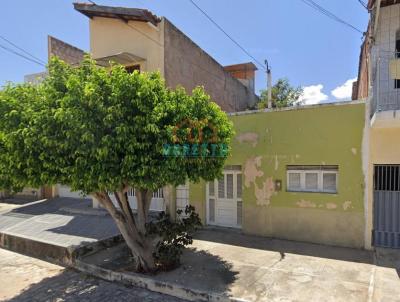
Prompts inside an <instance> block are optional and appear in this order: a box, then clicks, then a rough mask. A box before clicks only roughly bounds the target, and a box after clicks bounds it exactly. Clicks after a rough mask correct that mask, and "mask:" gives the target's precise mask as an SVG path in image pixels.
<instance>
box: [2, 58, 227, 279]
mask: <svg viewBox="0 0 400 302" xmlns="http://www.w3.org/2000/svg"><path fill="white" fill-rule="evenodd" d="M0 115H1V116H2V119H1V120H0V188H3V189H10V190H12V189H15V190H18V189H20V188H22V187H23V186H33V187H39V186H41V185H54V184H57V183H60V184H63V185H68V186H70V187H71V188H72V189H73V190H76V191H78V190H80V191H83V192H84V193H85V194H91V195H92V196H94V197H95V198H96V199H97V200H98V201H99V202H100V203H101V205H102V206H103V207H104V208H105V209H106V210H107V211H108V212H109V213H110V215H111V216H112V217H113V219H114V220H115V222H116V225H117V226H118V228H119V230H120V232H121V234H122V236H123V238H124V239H125V241H126V243H127V245H128V246H129V248H130V249H131V251H132V253H133V255H134V257H135V259H136V261H137V268H138V269H141V270H144V271H153V270H155V269H156V263H155V259H154V251H155V247H156V245H157V244H158V243H159V241H160V240H161V239H160V237H158V236H155V235H152V234H150V233H149V232H148V230H147V225H148V222H149V220H148V219H149V218H148V217H149V216H148V214H149V207H150V202H151V198H152V193H153V191H155V190H156V189H158V188H161V187H163V186H166V185H178V184H182V183H184V182H185V181H187V180H190V181H193V182H197V181H199V180H200V179H205V180H212V179H215V178H217V177H219V176H220V174H221V171H222V169H223V166H224V162H225V159H226V157H227V156H228V152H227V148H226V146H227V145H229V142H230V139H231V137H232V135H233V127H232V124H231V122H230V121H229V120H228V118H227V116H226V114H225V113H224V112H223V111H222V110H221V109H220V108H219V106H218V105H217V104H216V103H214V102H212V101H211V100H210V97H209V96H208V95H207V94H206V93H205V92H204V90H203V89H202V88H196V89H194V90H193V91H192V93H191V94H190V95H189V94H187V93H186V92H185V90H184V89H183V88H177V89H174V90H172V89H168V88H167V87H166V86H165V83H164V81H163V80H162V78H161V77H160V75H159V74H158V73H138V72H134V73H132V74H129V73H128V72H127V71H126V70H125V69H124V68H123V67H122V66H118V65H114V66H112V67H111V68H109V69H104V68H99V67H97V66H96V64H95V62H94V61H93V60H91V59H90V58H86V59H85V60H84V62H83V63H82V64H81V65H80V66H79V67H71V66H69V65H67V64H66V63H64V62H62V61H61V60H59V59H57V58H53V59H52V61H51V62H50V64H49V75H48V77H47V79H45V81H44V82H43V83H42V84H40V85H38V86H32V85H29V84H23V85H8V86H7V87H5V88H4V89H3V91H1V92H0ZM166 146H169V147H171V146H173V151H174V152H172V153H168V152H166ZM182 150H183V151H182ZM188 150H189V151H188ZM130 187H134V188H135V190H136V196H137V214H134V213H133V210H132V209H131V207H130V205H129V202H128V196H127V192H128V190H129V188H130ZM110 193H111V194H113V195H114V196H115V199H116V200H117V202H118V206H116V205H114V204H113V202H112V200H111V198H110V195H109V194H110Z"/></svg>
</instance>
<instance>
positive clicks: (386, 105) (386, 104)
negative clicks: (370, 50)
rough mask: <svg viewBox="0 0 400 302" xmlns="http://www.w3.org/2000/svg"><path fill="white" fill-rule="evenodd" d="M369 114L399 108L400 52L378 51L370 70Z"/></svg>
mask: <svg viewBox="0 0 400 302" xmlns="http://www.w3.org/2000/svg"><path fill="white" fill-rule="evenodd" d="M372 85H373V97H372V104H371V116H372V115H373V114H374V113H375V112H377V111H388V110H400V52H380V53H379V55H378V56H376V60H375V66H374V68H373V70H372Z"/></svg>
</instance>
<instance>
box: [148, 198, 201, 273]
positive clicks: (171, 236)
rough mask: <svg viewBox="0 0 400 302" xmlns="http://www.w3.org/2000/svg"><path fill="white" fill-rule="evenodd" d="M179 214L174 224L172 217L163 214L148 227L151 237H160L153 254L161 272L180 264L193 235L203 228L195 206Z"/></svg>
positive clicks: (178, 212)
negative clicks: (184, 250)
mask: <svg viewBox="0 0 400 302" xmlns="http://www.w3.org/2000/svg"><path fill="white" fill-rule="evenodd" d="M183 213H184V214H185V215H182V214H183ZM177 214H178V219H177V221H175V222H174V221H171V219H170V215H168V214H166V213H165V212H162V213H160V214H159V216H158V219H157V221H154V222H151V223H149V224H148V225H147V232H148V234H149V235H155V236H158V237H160V241H159V242H158V243H157V246H156V249H155V252H154V253H153V256H154V259H155V260H156V263H157V266H158V268H159V269H160V270H170V269H173V268H175V267H177V266H178V265H179V264H180V257H181V255H182V252H183V249H184V248H185V246H186V245H189V244H192V243H193V237H192V235H193V233H194V232H195V231H196V230H197V229H199V228H200V227H201V220H200V217H199V215H198V214H197V213H196V212H195V208H194V207H193V206H186V208H185V211H182V210H178V211H177Z"/></svg>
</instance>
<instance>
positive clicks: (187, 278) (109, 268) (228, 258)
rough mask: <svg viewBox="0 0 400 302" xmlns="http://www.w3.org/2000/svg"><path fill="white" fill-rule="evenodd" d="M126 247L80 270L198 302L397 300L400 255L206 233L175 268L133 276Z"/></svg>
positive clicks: (91, 258)
mask: <svg viewBox="0 0 400 302" xmlns="http://www.w3.org/2000/svg"><path fill="white" fill-rule="evenodd" d="M124 249H125V250H126V248H124V247H123V246H121V247H120V249H118V248H116V247H114V248H112V249H111V250H109V251H108V252H107V251H102V252H101V253H99V254H97V255H92V256H88V257H86V258H84V259H81V261H83V262H84V263H86V264H88V265H91V267H86V268H85V266H83V268H84V270H85V269H89V271H92V272H95V273H97V275H98V276H100V277H103V278H106V279H109V280H124V282H127V281H129V283H130V284H133V285H136V286H144V287H146V288H149V289H152V290H155V291H158V292H161V293H167V294H170V295H174V296H177V297H180V298H184V299H188V300H196V301H197V300H203V301H223V300H229V299H231V300H234V301H304V302H306V301H307V302H309V301H335V302H337V301H343V302H351V301H360V302H361V301H362V302H366V301H368V302H369V301H377V302H378V301H385V302H386V301H400V279H399V272H400V271H399V270H398V269H399V268H400V261H399V260H400V255H399V252H398V251H393V252H392V254H391V257H389V258H390V259H389V258H388V259H386V258H385V257H387V256H388V252H381V253H378V254H379V255H378V258H382V259H375V254H374V253H372V252H367V251H362V250H355V249H347V248H338V247H330V246H322V245H316V244H307V243H301V242H293V241H285V240H276V239H268V238H262V237H255V236H248V235H242V234H240V233H237V232H227V231H224V230H203V231H200V232H199V233H198V234H197V235H196V239H195V241H194V244H193V246H192V247H191V248H188V249H187V250H186V251H185V252H184V254H183V257H182V265H181V266H180V267H179V268H178V269H176V270H174V271H171V272H163V273H159V274H157V275H155V276H144V275H138V274H135V273H133V272H131V271H129V264H128V263H126V261H124V259H125V260H126V259H127V258H126V254H125V255H124V253H123V250H124ZM113 256H115V257H116V258H114V259H113ZM118 257H119V258H118ZM385 259H386V260H390V261H386V263H385ZM378 260H379V261H378ZM378 263H381V264H384V265H386V266H387V267H384V266H379V265H377V264H378ZM93 265H97V267H100V268H101V269H103V270H96V269H94V270H93ZM396 269H397V270H396Z"/></svg>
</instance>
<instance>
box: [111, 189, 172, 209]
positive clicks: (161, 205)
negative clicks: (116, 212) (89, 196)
mask: <svg viewBox="0 0 400 302" xmlns="http://www.w3.org/2000/svg"><path fill="white" fill-rule="evenodd" d="M109 196H110V198H111V200H112V202H113V203H114V205H115V206H116V207H119V206H118V202H117V200H116V199H115V196H114V193H112V192H110V193H109ZM128 201H129V205H130V206H131V208H132V210H137V199H136V193H135V189H134V188H130V189H129V191H128ZM165 209H166V205H165V200H164V192H163V189H162V188H161V189H158V190H157V191H155V192H154V193H153V199H152V200H151V204H150V211H156V212H161V211H165Z"/></svg>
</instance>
